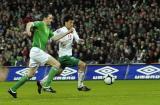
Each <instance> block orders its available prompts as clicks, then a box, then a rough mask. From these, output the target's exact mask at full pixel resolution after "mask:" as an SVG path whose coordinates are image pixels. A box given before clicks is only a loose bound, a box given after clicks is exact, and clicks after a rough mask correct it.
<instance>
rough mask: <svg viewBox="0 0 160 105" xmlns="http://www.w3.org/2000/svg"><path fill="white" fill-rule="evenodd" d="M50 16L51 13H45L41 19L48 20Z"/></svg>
mask: <svg viewBox="0 0 160 105" xmlns="http://www.w3.org/2000/svg"><path fill="white" fill-rule="evenodd" d="M48 15H51V13H49V12H45V13H43V14H42V16H41V19H44V18H47V17H48Z"/></svg>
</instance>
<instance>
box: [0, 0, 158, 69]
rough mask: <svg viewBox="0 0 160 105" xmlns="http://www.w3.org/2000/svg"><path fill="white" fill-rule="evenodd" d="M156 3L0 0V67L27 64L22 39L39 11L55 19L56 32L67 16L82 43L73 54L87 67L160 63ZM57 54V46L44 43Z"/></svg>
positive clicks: (137, 0) (28, 44)
mask: <svg viewBox="0 0 160 105" xmlns="http://www.w3.org/2000/svg"><path fill="white" fill-rule="evenodd" d="M159 6H160V3H159V0H157V1H156V0H1V3H0V65H4V66H27V64H28V59H29V49H30V47H31V38H30V37H28V36H26V35H24V34H23V31H24V30H25V29H24V28H25V25H26V23H27V22H29V21H35V20H39V19H40V18H41V15H42V13H44V12H46V11H50V12H51V13H52V14H53V16H54V23H53V24H52V25H51V27H52V29H53V30H55V29H57V28H59V27H61V26H62V25H63V17H64V16H65V15H66V14H71V15H73V16H74V20H75V28H76V30H77V31H78V34H79V36H80V37H81V38H83V39H85V45H77V44H75V45H74V46H73V48H74V49H73V55H74V56H76V57H78V58H80V59H82V60H84V61H86V62H87V63H88V64H122V63H123V64H124V63H158V62H159V63H160V8H159ZM48 52H49V53H50V54H51V55H53V56H57V43H55V42H52V43H51V44H49V45H48Z"/></svg>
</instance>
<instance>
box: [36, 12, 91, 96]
mask: <svg viewBox="0 0 160 105" xmlns="http://www.w3.org/2000/svg"><path fill="white" fill-rule="evenodd" d="M64 25H65V26H63V27H62V28H60V29H57V30H56V31H55V32H54V35H55V36H56V35H57V36H58V35H59V34H63V33H66V32H67V31H68V30H70V29H72V28H73V25H74V20H73V17H72V16H69V15H67V16H65V17H64ZM73 40H75V41H76V42H77V43H84V40H83V39H80V38H79V36H78V34H77V32H76V30H75V29H74V28H73V32H72V33H70V34H68V35H67V36H65V37H63V38H61V39H60V40H59V51H58V55H59V59H58V60H59V62H60V63H61V67H62V68H63V69H64V68H65V67H67V66H77V65H78V88H77V89H78V90H79V91H89V90H90V88H88V87H87V86H85V85H84V78H85V72H86V63H85V62H83V61H81V60H80V59H78V58H75V57H73V56H72V43H73ZM47 78H48V75H47V76H45V77H44V78H43V79H42V80H41V81H37V86H38V92H39V93H41V84H43V83H44V82H45V81H46V80H47Z"/></svg>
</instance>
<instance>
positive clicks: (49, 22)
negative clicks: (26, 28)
mask: <svg viewBox="0 0 160 105" xmlns="http://www.w3.org/2000/svg"><path fill="white" fill-rule="evenodd" d="M52 21H53V16H52V15H51V14H50V15H48V17H47V18H46V23H47V24H48V25H50V24H51V22H52Z"/></svg>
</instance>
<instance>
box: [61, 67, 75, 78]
mask: <svg viewBox="0 0 160 105" xmlns="http://www.w3.org/2000/svg"><path fill="white" fill-rule="evenodd" d="M76 72H77V70H75V69H72V68H69V67H66V68H65V69H64V70H63V72H62V73H61V76H68V75H71V74H74V73H76Z"/></svg>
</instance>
